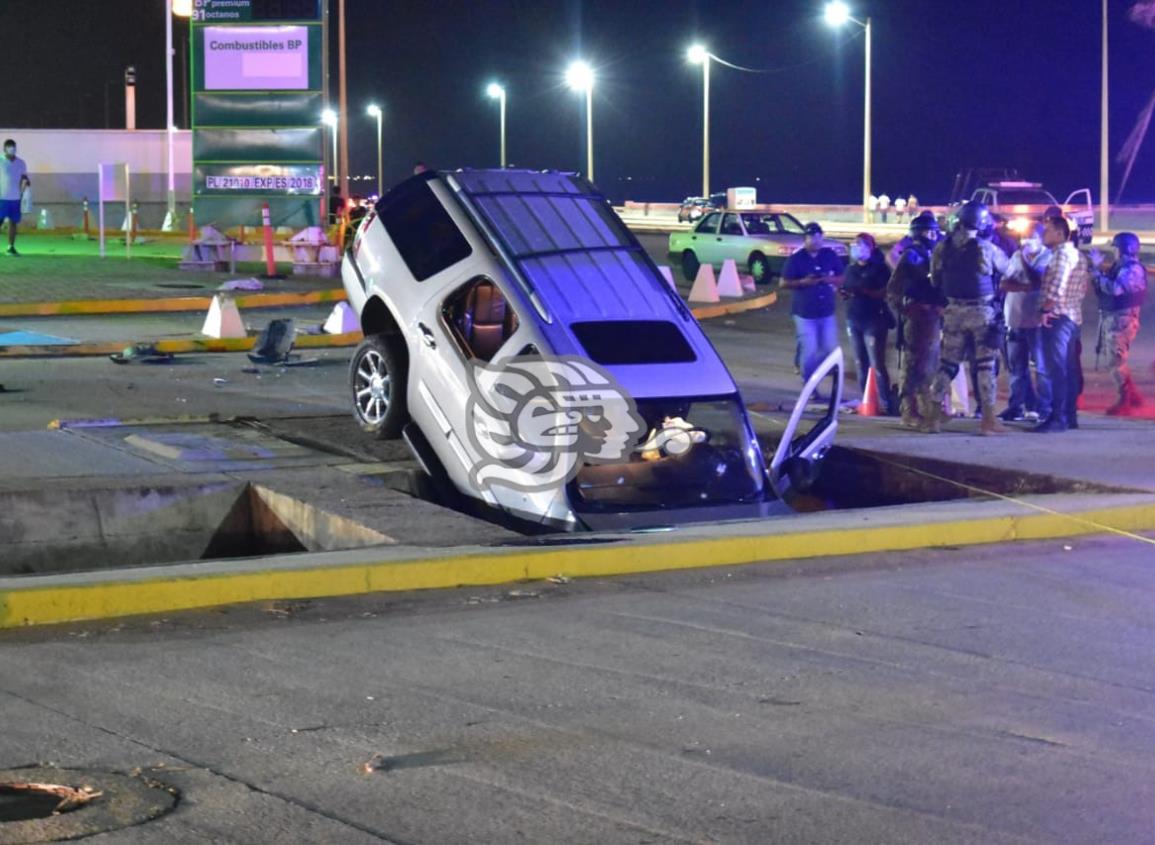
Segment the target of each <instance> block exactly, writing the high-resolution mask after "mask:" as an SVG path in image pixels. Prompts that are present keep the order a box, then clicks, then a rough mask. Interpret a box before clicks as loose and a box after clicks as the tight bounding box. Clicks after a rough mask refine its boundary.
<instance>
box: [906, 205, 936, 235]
mask: <svg viewBox="0 0 1155 845" xmlns="http://www.w3.org/2000/svg"><path fill="white" fill-rule="evenodd" d="M930 232H934V233H936V234H937V233H938V232H939V226H938V219H937V218H936V217H935V216H934V212H933V211H923V212H921V213H920V214H919V215H918V216H917V217H915V218H914V219H913V220H911V221H910V234H911V237H914V238H919V237H926V235H927V234H928V233H930Z"/></svg>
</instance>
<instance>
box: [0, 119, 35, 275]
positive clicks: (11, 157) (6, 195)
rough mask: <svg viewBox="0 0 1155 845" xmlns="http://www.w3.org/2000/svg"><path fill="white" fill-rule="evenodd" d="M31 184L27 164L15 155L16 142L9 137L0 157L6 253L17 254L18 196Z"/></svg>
mask: <svg viewBox="0 0 1155 845" xmlns="http://www.w3.org/2000/svg"><path fill="white" fill-rule="evenodd" d="M31 186H32V181H31V180H30V179H29V178H28V165H26V164H25V163H24V159H22V158H17V157H16V142H15V141H13V140H12V139H11V138H9V139H8V140H7V141H5V142H4V155H3V156H2V157H0V226H2V225H4V221H5V220H7V221H8V254H9V255H19V254H20V253H18V252H17V251H16V229H17V226H18V224H19V223H20V196H21V194H23V193H24V190H25V189H26V188H29V187H31Z"/></svg>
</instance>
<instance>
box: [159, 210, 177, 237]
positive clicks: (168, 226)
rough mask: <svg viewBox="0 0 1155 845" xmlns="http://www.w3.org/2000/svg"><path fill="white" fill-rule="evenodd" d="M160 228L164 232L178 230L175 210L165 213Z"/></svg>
mask: <svg viewBox="0 0 1155 845" xmlns="http://www.w3.org/2000/svg"><path fill="white" fill-rule="evenodd" d="M160 230H161V231H162V232H174V231H176V213H175V212H172V211H166V212H165V213H164V222H163V223H161V224H160Z"/></svg>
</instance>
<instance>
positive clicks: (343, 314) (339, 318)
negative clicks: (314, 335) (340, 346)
mask: <svg viewBox="0 0 1155 845" xmlns="http://www.w3.org/2000/svg"><path fill="white" fill-rule="evenodd" d="M360 330H361V322H360V320H358V319H357V312H356V311H354V310H353V309H352V307H351V306H350V305H349V303H348V302H338V303H337V304H336V305H335V306H334V307H333V313H331V314H330V315H329V319H328V320H326V321H325V325H323V326H322V327H321V331H323V332H324V333H325V334H349V333H350V332H356V331H360Z"/></svg>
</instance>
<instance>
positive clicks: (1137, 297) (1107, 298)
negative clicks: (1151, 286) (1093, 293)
mask: <svg viewBox="0 0 1155 845" xmlns="http://www.w3.org/2000/svg"><path fill="white" fill-rule="evenodd" d="M1132 264H1138V265H1139V269H1140V270H1142V271H1143V275H1142V279H1143V284H1142V286H1140V285H1138V284H1134V285H1132V286H1131V288H1130V290H1127V291H1125V292H1124V293H1121V294H1119V295H1117V296H1114V295H1111V294H1108V293H1104V292H1103V291H1098V295H1099V310H1100V311H1127V310H1130V309H1131V308H1141V307H1142V306H1143V300H1144V299H1146V296H1147V268H1146V267H1144V266H1143V265H1142V264H1139V262H1138V261H1136V260H1135V259H1133V258H1128V259H1125V260H1123V261H1121V262H1120V263H1118V264H1116V265H1115V267H1114V269H1113V270H1112V271H1111V277H1112V280H1114V279H1117V278H1119V276H1120V275H1121V274H1122V272H1123V270H1124V269H1125V268H1127V267H1128V266H1130V265H1132Z"/></svg>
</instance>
